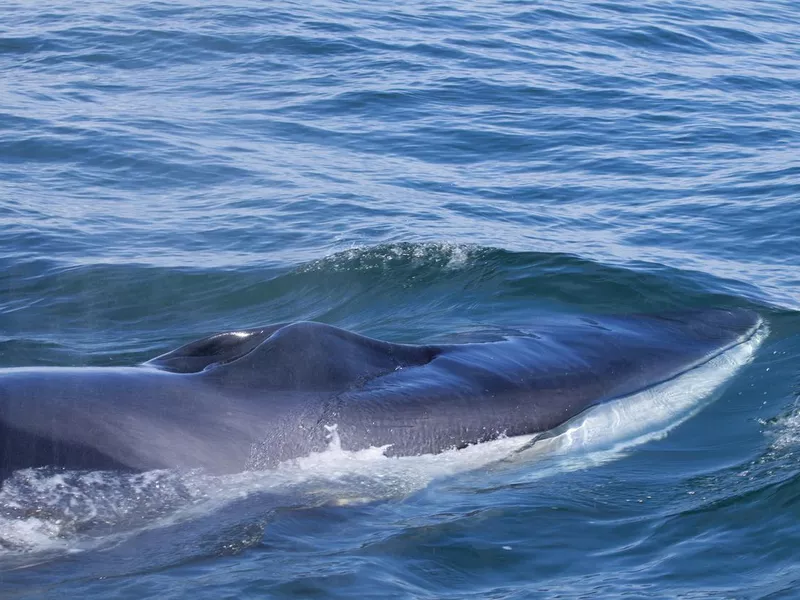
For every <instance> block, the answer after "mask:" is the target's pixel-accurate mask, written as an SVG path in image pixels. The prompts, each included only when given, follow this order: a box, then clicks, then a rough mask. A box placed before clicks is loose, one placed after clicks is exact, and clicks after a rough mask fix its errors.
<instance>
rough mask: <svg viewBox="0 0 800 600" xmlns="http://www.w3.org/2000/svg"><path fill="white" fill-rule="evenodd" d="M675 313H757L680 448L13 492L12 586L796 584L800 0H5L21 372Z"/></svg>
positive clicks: (2, 94) (58, 485) (16, 352)
mask: <svg viewBox="0 0 800 600" xmlns="http://www.w3.org/2000/svg"><path fill="white" fill-rule="evenodd" d="M686 306H689V307H700V306H722V307H734V306H743V307H749V308H751V309H754V310H756V311H758V312H759V313H760V314H761V315H762V317H763V318H764V319H765V320H766V321H767V323H768V325H769V330H770V334H769V337H768V339H767V340H766V341H765V342H764V344H763V345H762V346H761V347H760V348H759V349H758V350H757V352H756V355H755V357H754V359H753V361H752V362H751V363H750V364H749V365H747V366H745V367H744V368H743V369H741V370H740V371H738V372H736V373H735V374H734V375H732V376H731V377H730V378H729V381H728V385H727V386H726V387H725V388H724V390H721V391H720V392H719V393H718V394H717V395H715V396H714V398H713V399H710V400H708V401H706V402H705V404H702V406H701V405H700V404H698V407H700V408H702V410H700V411H699V412H698V413H697V414H696V415H694V416H693V417H692V418H690V419H688V420H685V421H683V422H681V423H680V424H676V425H677V426H676V427H674V428H672V429H671V430H670V431H669V432H667V433H666V435H660V436H653V438H652V439H649V440H648V441H646V442H644V443H640V444H637V445H635V446H634V447H630V448H628V449H626V450H624V451H620V452H615V453H612V454H613V455H610V456H604V457H602V458H601V457H598V456H597V455H594V454H591V453H589V454H583V455H580V454H579V455H576V456H574V457H572V458H571V459H570V460H568V461H567V462H561V463H557V464H551V463H546V464H545V463H542V462H541V461H535V460H531V461H525V460H517V461H511V462H510V463H508V464H506V461H502V460H501V461H500V462H501V464H500V465H498V464H497V460H500V459H502V457H503V450H502V449H499V450H498V449H494V450H492V451H490V452H489V454H488V455H487V456H484V457H483V458H480V457H479V458H475V457H472V458H465V457H464V456H462V455H452V454H451V455H447V456H443V457H438V458H437V457H433V458H430V457H429V458H428V459H419V460H417V461H416V462H414V461H406V462H402V461H398V460H392V459H388V458H385V457H380V456H375V455H370V456H349V455H342V454H341V453H339V454H337V453H336V452H335V451H334V450H333V449H332V450H331V452H330V455H329V456H327V457H326V456H323V457H317V458H316V459H313V460H311V459H310V460H311V462H308V463H304V464H302V465H299V466H298V465H295V467H294V470H291V469H289V470H288V471H286V472H281V473H270V472H264V473H251V474H243V475H241V476H237V477H233V478H228V479H223V480H219V479H215V478H211V477H207V476H204V475H203V474H197V473H195V474H175V473H154V474H146V475H142V476H136V477H127V478H125V477H121V476H120V477H116V478H113V477H112V476H101V475H98V474H85V473H83V474H81V473H77V474H52V473H38V472H29V473H26V474H21V475H19V476H17V477H15V478H14V479H13V480H11V481H10V482H7V483H6V484H5V486H4V488H3V489H2V490H0V596H2V597H3V598H65V597H70V598H71V597H79V598H98V599H100V598H103V599H105V598H112V597H113V598H147V597H158V598H162V599H168V598H169V599H172V598H215V599H216V598H261V597H290V596H291V597H319V598H337V597H341V598H350V597H354V596H355V597H370V598H374V597H381V598H459V599H461V598H577V597H619V596H626V597H632V598H676V597H681V598H791V597H797V596H798V595H800V592H797V588H798V585H800V561H799V560H798V548H800V525H798V523H800V519H799V517H800V464H798V460H797V456H798V450H800V408H798V406H799V405H798V400H799V397H800V387H799V386H800V378H799V375H800V371H799V370H798V368H799V366H800V361H799V360H798V357H800V313H798V311H800V6H799V5H798V4H797V3H796V2H789V1H784V2H780V1H770V2H755V1H744V0H733V1H725V2H722V1H719V0H716V1H704V2H699V3H698V2H693V3H688V2H686V3H680V2H638V3H631V2H626V3H621V2H619V3H618V2H591V3H588V2H587V3H576V2H568V1H566V0H550V1H545V2H540V3H537V4H529V3H522V2H497V1H496V0H486V1H483V0H479V1H477V2H470V3H466V2H453V1H452V0H449V1H448V0H445V1H444V2H438V3H433V4H432V3H423V2H416V1H412V2H406V3H390V2H383V1H381V0H378V1H376V2H370V3H365V4H360V3H355V2H347V1H345V0H335V1H325V0H323V1H320V2H315V3H311V4H310V5H309V4H307V3H295V2H282V1H278V2H270V3H261V2H248V1H246V0H242V1H234V2H231V3H220V2H215V1H212V2H180V1H175V2H168V3H167V2H156V1H144V2H136V1H131V2H113V1H104V2H83V3H78V2H69V3H67V2H55V1H51V0H43V1H42V2H36V3H32V2H22V1H17V2H15V1H11V2H5V3H3V5H2V7H0V366H3V367H7V366H18V365H84V364H97V365H113V364H134V363H136V362H140V361H142V360H146V359H148V358H150V357H152V356H154V355H156V354H158V353H161V352H164V351H166V350H168V349H170V348H174V347H176V346H177V345H178V344H180V343H183V342H186V341H188V340H191V339H194V338H197V337H200V336H202V335H207V334H208V333H211V332H214V331H222V330H229V329H233V328H240V327H247V326H256V325H261V324H266V323H272V322H281V321H292V320H300V319H313V320H319V321H323V322H327V323H332V324H335V325H338V326H341V327H346V328H348V329H352V330H355V331H358V332H361V333H364V334H367V335H372V336H376V337H380V338H384V339H389V340H394V341H406V342H423V341H441V340H454V339H456V340H457V339H460V338H461V337H468V336H469V335H470V334H471V333H473V332H475V331H478V330H485V329H486V328H502V327H504V326H513V325H515V324H518V323H520V322H521V321H523V320H525V319H531V318H533V317H534V316H535V315H537V314H541V313H544V312H547V313H558V312H571V313H575V312H580V313H585V314H592V313H608V312H620V313H627V312H651V311H659V310H674V309H677V308H681V307H686ZM662 433H663V432H662ZM491 452H494V453H495V454H491ZM490 458H491V459H492V460H489V459H490ZM315 460H316V461H317V462H314V461H315ZM493 461H494V462H493Z"/></svg>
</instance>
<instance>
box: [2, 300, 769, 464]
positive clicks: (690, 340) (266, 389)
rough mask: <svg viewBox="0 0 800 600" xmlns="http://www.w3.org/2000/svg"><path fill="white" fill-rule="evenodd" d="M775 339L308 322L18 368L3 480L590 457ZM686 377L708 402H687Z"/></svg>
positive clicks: (625, 327) (752, 330) (10, 374)
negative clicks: (368, 330) (136, 356)
mask: <svg viewBox="0 0 800 600" xmlns="http://www.w3.org/2000/svg"><path fill="white" fill-rule="evenodd" d="M765 335H766V326H765V324H764V323H763V321H762V320H761V318H760V317H759V316H758V315H757V314H755V313H753V312H751V311H747V310H742V309H734V310H719V309H707V310H695V311H684V312H675V313H666V314H657V315H627V316H617V315H611V316H593V317H591V318H587V317H581V316H560V317H558V318H554V319H550V320H547V319H540V320H537V322H536V323H533V324H529V325H526V326H521V327H519V328H516V329H515V330H514V331H512V332H509V333H508V334H507V335H504V337H502V338H501V339H495V340H494V341H482V342H480V343H470V344H451V345H447V344H443V345H420V346H415V345H404V344H393V343H388V342H383V341H378V340H374V339H370V338H367V337H363V336H360V335H357V334H354V333H350V332H348V331H345V330H342V329H338V328H336V327H332V326H330V325H324V324H320V323H313V322H301V323H292V324H279V325H271V326H268V327H262V328H256V329H248V330H244V331H234V332H228V333H220V334H216V335H212V336H210V337H207V338H204V339H201V340H198V341H196V342H193V343H190V344H187V345H185V346H182V347H180V348H178V349H177V350H174V351H173V352H169V353H167V354H164V355H162V356H159V357H157V358H155V359H153V360H151V361H149V362H147V363H145V364H144V365H141V366H138V367H82V368H66V367H61V368H59V367H28V368H10V369H3V370H0V434H1V435H2V446H0V448H1V449H2V455H1V456H0V471H1V472H2V477H3V478H4V479H5V478H7V477H8V476H10V475H11V474H12V473H13V472H14V471H16V470H19V469H24V468H30V467H44V466H47V467H61V468H65V469H80V470H87V469H101V470H106V469H114V470H116V469H121V470H133V471H144V470H151V469H162V468H177V469H193V468H201V469H204V470H206V471H208V472H210V473H233V472H237V471H242V470H246V469H261V468H269V467H272V466H275V465H277V464H279V463H281V462H282V461H287V460H290V459H296V458H300V457H303V456H307V455H309V454H312V453H315V452H321V451H323V450H325V449H326V448H327V447H328V444H329V440H330V437H331V432H332V431H333V430H335V433H336V437H337V441H338V443H339V444H340V445H341V448H342V449H343V450H362V449H367V448H372V447H379V448H383V452H384V453H385V454H386V455H389V456H408V455H421V454H436V453H440V452H443V451H446V450H449V449H454V448H456V449H457V448H464V447H466V446H471V445H475V444H478V443H481V442H488V441H492V440H496V439H498V438H504V437H509V438H511V437H518V436H528V437H529V438H530V441H531V442H533V446H534V447H537V448H546V447H548V446H550V447H556V446H557V445H558V444H562V445H563V444H564V443H565V440H566V442H567V445H569V440H571V439H572V438H574V436H576V435H580V436H582V440H583V443H584V445H587V444H588V445H589V446H591V442H592V438H593V436H597V435H598V434H603V433H604V432H606V433H607V430H608V429H609V428H611V427H613V428H614V429H616V430H617V432H618V433H621V434H623V435H629V436H636V435H639V434H640V433H642V431H641V429H642V428H643V427H653V426H657V427H660V428H664V427H667V426H668V421H669V420H670V419H672V420H674V419H677V418H681V417H683V418H685V416H687V415H688V414H689V413H690V412H691V410H693V409H694V408H696V406H697V403H696V396H707V395H709V394H710V393H711V392H713V391H714V389H715V388H717V387H718V386H719V385H720V384H722V383H724V381H725V380H726V379H727V378H729V377H730V376H731V375H732V374H733V373H734V372H735V371H736V370H737V369H738V368H739V367H741V366H742V365H743V364H746V363H747V362H748V361H749V360H750V359H751V358H752V356H753V354H754V352H755V350H756V349H757V347H758V345H759V344H760V343H761V341H763V338H764V336H765ZM710 367H713V369H712V370H709V368H710ZM712 371H713V372H712ZM677 379H680V380H686V381H688V382H689V383H688V385H689V386H690V387H691V388H692V390H693V393H692V394H691V395H692V396H695V398H693V400H692V401H691V402H689V401H686V400H681V399H680V398H677V397H672V396H674V394H672V395H671V393H670V392H669V389H668V388H669V385H670V382H673V381H675V380H677ZM665 390H666V392H665ZM631 399H635V400H636V402H635V403H634V404H632V403H631ZM598 407H611V408H612V410H611V411H598V410H596V409H597V408H598ZM632 407H633V408H632ZM565 428H568V429H565ZM565 431H566V432H567V435H566V436H565V435H563V434H564V433H565Z"/></svg>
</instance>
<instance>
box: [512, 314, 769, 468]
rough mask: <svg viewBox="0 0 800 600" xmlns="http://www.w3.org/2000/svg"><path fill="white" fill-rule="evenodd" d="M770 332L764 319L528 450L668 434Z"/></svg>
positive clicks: (617, 447) (581, 449) (584, 448)
mask: <svg viewBox="0 0 800 600" xmlns="http://www.w3.org/2000/svg"><path fill="white" fill-rule="evenodd" d="M768 335H769V327H768V326H767V324H766V323H765V322H764V321H763V320H759V322H758V324H757V325H756V326H755V327H754V328H753V330H752V331H751V332H750V333H749V334H748V335H747V336H743V339H742V340H741V341H740V342H739V343H737V344H735V345H732V346H730V347H729V348H727V349H725V350H724V351H723V352H720V353H719V354H717V355H716V356H713V357H712V358H711V359H709V360H708V361H706V362H704V363H702V364H700V365H697V366H696V367H694V368H692V369H691V370H689V371H687V372H685V373H683V374H681V375H680V376H678V377H675V378H673V379H670V380H669V381H665V382H662V383H660V384H657V385H654V386H652V387H649V388H647V389H645V390H642V391H640V392H637V393H635V394H631V395H629V396H623V397H620V398H616V399H614V400H611V401H608V402H604V403H602V404H598V405H596V406H594V407H592V408H590V409H588V410H586V411H584V412H583V413H581V414H579V415H577V416H575V417H573V418H572V419H570V420H569V421H567V422H566V423H564V424H562V425H560V426H559V427H556V428H555V429H552V430H550V431H547V432H544V433H542V434H538V435H535V436H534V437H533V438H532V439H531V441H530V442H528V444H526V446H525V448H524V452H525V453H526V455H527V454H528V453H531V454H536V455H558V454H567V453H570V454H578V453H590V452H603V451H610V452H616V451H621V450H624V449H626V448H629V447H632V446H637V445H639V444H643V443H646V442H648V441H651V440H655V439H660V438H663V437H664V436H665V435H666V434H667V433H669V431H670V430H672V429H674V428H675V427H677V426H678V425H680V424H681V423H683V422H684V421H686V420H687V419H689V418H690V417H692V416H694V415H695V414H697V413H698V412H699V411H700V410H702V409H703V408H704V407H705V406H707V405H708V404H709V403H710V402H711V401H712V400H713V399H714V398H715V397H716V396H717V395H718V394H719V393H720V392H721V391H722V390H723V389H724V387H725V385H726V384H727V383H728V382H729V381H730V380H731V379H732V378H733V376H734V375H735V374H736V373H737V372H738V371H739V370H740V369H741V368H742V367H744V366H746V365H747V364H748V363H750V362H751V361H752V360H753V357H754V356H755V353H756V351H757V350H758V348H759V347H760V346H761V344H762V343H763V342H764V340H765V339H766V338H767V336H768Z"/></svg>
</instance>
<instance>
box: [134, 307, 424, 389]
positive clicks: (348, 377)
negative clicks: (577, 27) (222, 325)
mask: <svg viewBox="0 0 800 600" xmlns="http://www.w3.org/2000/svg"><path fill="white" fill-rule="evenodd" d="M438 352H439V348H437V347H434V346H409V345H404V344H393V343H390V342H383V341H380V340H375V339H372V338H369V337H365V336H362V335H358V334H355V333H351V332H349V331H346V330H344V329H339V328H338V327H334V326H332V325H326V324H324V323H317V322H313V321H301V322H297V323H291V324H279V325H270V326H267V327H262V328H256V329H248V330H242V331H232V332H226V333H219V334H215V335H212V336H209V337H207V338H203V339H200V340H197V341H195V342H191V343H189V344H186V345H185V346H181V347H180V348H178V349H177V350H174V351H173V352H170V353H168V354H164V355H162V356H160V357H158V358H156V359H154V360H152V361H150V362H149V363H147V364H148V365H150V366H155V367H157V368H161V369H165V370H169V371H172V372H177V373H184V374H188V373H198V372H200V371H204V373H203V376H204V377H205V378H207V379H208V380H209V381H212V382H216V383H217V384H219V385H224V386H236V387H241V386H245V387H250V386H258V387H259V388H260V389H273V390H280V389H284V390H300V389H307V390H326V391H331V392H335V391H338V390H344V389H350V388H352V387H354V386H358V385H359V384H362V383H364V382H367V381H369V380H371V379H373V378H375V377H378V376H380V375H383V374H386V373H389V372H392V371H394V370H397V369H399V368H404V367H409V366H420V365H424V364H427V363H428V362H430V361H431V360H432V359H433V358H434V357H435V356H436V355H437V354H438Z"/></svg>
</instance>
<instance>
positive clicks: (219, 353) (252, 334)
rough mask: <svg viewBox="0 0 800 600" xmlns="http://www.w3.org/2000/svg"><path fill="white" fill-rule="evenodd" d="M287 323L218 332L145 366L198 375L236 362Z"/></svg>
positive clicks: (154, 359)
mask: <svg viewBox="0 0 800 600" xmlns="http://www.w3.org/2000/svg"><path fill="white" fill-rule="evenodd" d="M285 326H286V324H285V323H280V324H277V325H268V326H266V327H256V328H253V329H240V330H237V331H225V332H221V333H215V334H212V335H209V336H208V337H204V338H201V339H199V340H195V341H193V342H189V343H188V344H184V345H183V346H181V347H180V348H176V349H175V350H172V351H170V352H167V353H166V354H162V355H160V356H157V357H156V358H153V359H152V360H149V361H147V362H146V363H144V364H145V365H147V366H150V367H156V368H158V369H162V370H164V371H170V372H172V373H199V372H200V371H203V370H204V369H206V368H208V367H209V366H212V365H219V364H225V363H229V362H232V361H234V360H237V359H239V358H241V357H243V356H245V355H246V354H248V353H249V352H252V351H253V350H254V349H255V348H257V347H258V346H259V345H260V344H261V343H262V342H264V340H266V339H268V338H269V336H271V335H272V334H273V333H274V332H275V331H277V330H278V329H281V328H282V327H285Z"/></svg>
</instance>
